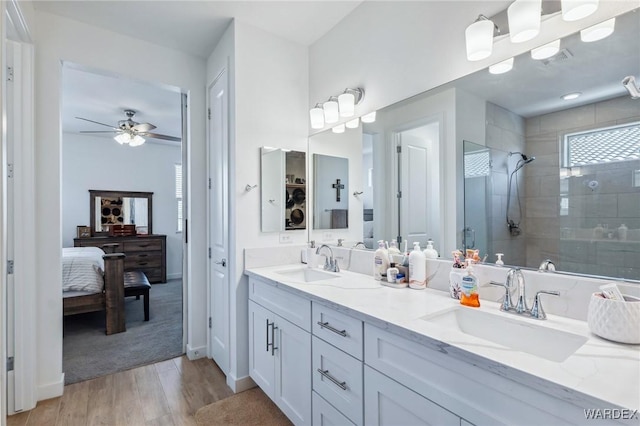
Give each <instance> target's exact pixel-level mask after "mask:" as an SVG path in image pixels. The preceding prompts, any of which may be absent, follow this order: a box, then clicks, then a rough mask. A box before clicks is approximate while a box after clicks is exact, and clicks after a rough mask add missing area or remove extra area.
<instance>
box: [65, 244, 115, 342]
mask: <svg viewBox="0 0 640 426" xmlns="http://www.w3.org/2000/svg"><path fill="white" fill-rule="evenodd" d="M124 257H125V256H124V254H122V253H113V254H105V253H104V252H103V251H102V250H101V249H99V248H97V247H70V248H63V249H62V300H63V314H64V316H68V315H75V314H81V313H86V312H95V311H102V310H104V311H105V320H106V321H105V323H106V334H114V333H120V332H123V331H125V330H126V329H125V322H124V319H125V318H124Z"/></svg>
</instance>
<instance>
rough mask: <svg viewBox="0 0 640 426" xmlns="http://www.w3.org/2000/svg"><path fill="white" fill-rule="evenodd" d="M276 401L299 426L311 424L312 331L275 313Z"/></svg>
mask: <svg viewBox="0 0 640 426" xmlns="http://www.w3.org/2000/svg"><path fill="white" fill-rule="evenodd" d="M276 327H277V329H276V336H277V337H276V348H277V349H276V351H275V352H276V388H275V399H274V401H275V403H276V405H278V407H280V409H281V410H282V411H283V412H284V413H285V414H286V415H287V417H289V419H290V420H291V421H292V422H293V423H295V424H296V425H301V424H306V425H309V424H311V373H310V372H311V334H309V333H308V332H306V331H304V330H303V329H301V328H300V327H297V326H295V325H293V324H292V323H290V322H289V321H287V320H285V319H282V318H280V317H279V316H276Z"/></svg>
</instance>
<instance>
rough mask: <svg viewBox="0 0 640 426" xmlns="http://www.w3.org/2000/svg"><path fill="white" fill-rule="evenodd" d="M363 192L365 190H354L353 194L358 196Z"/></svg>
mask: <svg viewBox="0 0 640 426" xmlns="http://www.w3.org/2000/svg"><path fill="white" fill-rule="evenodd" d="M362 194H364V192H362V191H353V196H354V197H357V196H358V195H362Z"/></svg>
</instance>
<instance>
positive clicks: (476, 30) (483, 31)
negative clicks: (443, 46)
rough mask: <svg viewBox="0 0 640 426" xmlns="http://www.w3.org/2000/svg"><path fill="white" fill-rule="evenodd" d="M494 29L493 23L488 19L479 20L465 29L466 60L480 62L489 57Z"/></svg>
mask: <svg viewBox="0 0 640 426" xmlns="http://www.w3.org/2000/svg"><path fill="white" fill-rule="evenodd" d="M494 27H495V26H494V24H493V22H492V21H490V20H488V19H480V20H478V21H476V22H474V23H473V24H471V25H469V26H468V27H467V29H466V30H465V32H464V36H465V40H466V44H467V59H468V60H470V61H480V60H482V59H485V58H488V57H489V56H491V52H492V51H493V29H494Z"/></svg>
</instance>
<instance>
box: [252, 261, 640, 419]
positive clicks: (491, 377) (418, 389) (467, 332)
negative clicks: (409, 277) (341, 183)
mask: <svg viewBox="0 0 640 426" xmlns="http://www.w3.org/2000/svg"><path fill="white" fill-rule="evenodd" d="M245 273H246V274H247V275H248V276H249V299H250V300H249V332H250V334H249V344H250V355H249V357H250V360H249V362H250V375H251V377H252V378H253V379H254V381H255V382H256V383H257V384H258V385H259V386H260V387H261V388H262V389H263V390H264V391H265V393H266V394H267V395H269V397H270V398H271V399H272V400H273V401H274V402H275V403H276V404H277V405H278V406H279V407H280V408H281V409H282V411H283V412H285V414H286V415H287V416H288V417H289V418H290V419H291V420H292V421H293V422H294V423H295V424H354V425H362V424H367V425H371V424H380V425H384V424H438V425H468V424H476V425H481V424H492V425H494V424H507V425H514V424H519V425H520V424H538V425H542V424H544V425H553V424H584V423H589V421H588V420H587V418H586V416H587V414H585V410H598V409H600V410H604V409H613V411H612V412H614V413H618V414H619V415H620V417H622V418H620V419H618V420H600V422H602V421H604V422H605V423H606V422H609V423H613V424H639V423H640V420H638V414H637V413H636V412H635V410H637V409H638V408H640V385H639V382H638V377H640V347H639V346H637V345H635V346H633V345H622V344H615V343H612V342H608V341H606V340H603V339H600V338H597V337H595V336H594V335H592V334H591V333H590V332H589V330H588V327H587V324H586V322H584V321H579V320H575V319H570V318H565V317H560V316H557V315H549V318H548V320H546V321H537V320H534V319H531V318H524V317H518V316H515V315H513V314H510V313H504V312H501V311H499V304H498V303H497V302H491V301H484V300H483V301H482V306H481V307H480V308H479V309H474V308H467V307H464V306H460V305H459V303H458V302H457V301H456V300H453V299H450V298H449V297H448V294H446V293H445V292H442V291H438V290H433V289H427V290H425V291H416V290H411V289H392V288H388V287H384V286H381V285H380V284H379V283H378V282H376V281H375V280H374V279H373V278H372V277H371V276H368V275H364V274H357V273H353V272H349V271H345V272H341V273H339V274H334V273H330V272H325V271H322V270H320V269H309V268H306V267H305V265H300V264H296V265H284V266H283V265H281V266H269V267H257V268H250V269H247V270H246V271H245ZM596 413H597V411H596ZM625 416H626V417H631V418H630V419H625V418H624V417H625Z"/></svg>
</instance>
